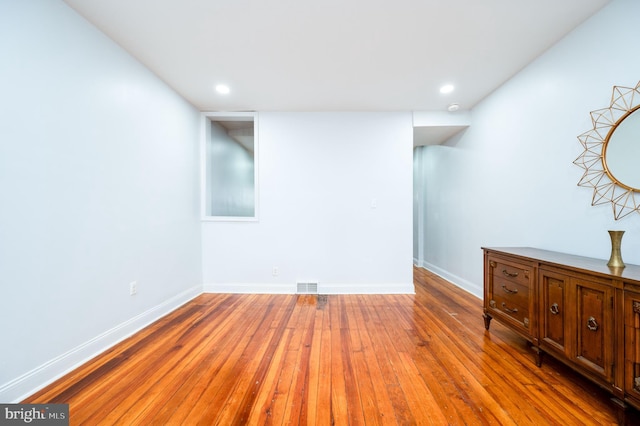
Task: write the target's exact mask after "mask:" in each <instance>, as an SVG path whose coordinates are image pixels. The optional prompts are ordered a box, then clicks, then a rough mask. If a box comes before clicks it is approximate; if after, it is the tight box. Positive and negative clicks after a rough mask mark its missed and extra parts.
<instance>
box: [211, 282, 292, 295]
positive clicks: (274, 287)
mask: <svg viewBox="0 0 640 426" xmlns="http://www.w3.org/2000/svg"><path fill="white" fill-rule="evenodd" d="M204 292H205V293H232V294H295V292H296V285H295V283H293V284H288V283H279V284H269V283H260V284H256V283H252V284H248V283H244V284H205V285H204Z"/></svg>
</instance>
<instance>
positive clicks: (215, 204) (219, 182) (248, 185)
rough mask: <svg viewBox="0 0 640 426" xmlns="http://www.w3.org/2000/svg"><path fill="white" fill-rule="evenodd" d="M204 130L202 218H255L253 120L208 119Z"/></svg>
mask: <svg viewBox="0 0 640 426" xmlns="http://www.w3.org/2000/svg"><path fill="white" fill-rule="evenodd" d="M205 126H207V129H206V132H205V133H206V137H205V146H206V149H205V156H206V173H205V179H204V180H205V182H204V184H205V192H206V194H205V197H203V202H204V207H205V212H204V214H205V216H208V217H214V218H215V217H217V218H228V219H233V218H255V217H256V203H255V200H256V167H255V164H256V156H255V151H256V143H255V142H256V141H255V130H254V127H255V122H254V119H253V117H214V118H212V117H208V118H207V120H206V122H205Z"/></svg>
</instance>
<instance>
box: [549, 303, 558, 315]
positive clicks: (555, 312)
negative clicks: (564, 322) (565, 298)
mask: <svg viewBox="0 0 640 426" xmlns="http://www.w3.org/2000/svg"><path fill="white" fill-rule="evenodd" d="M549 310H550V311H551V313H552V314H553V315H558V314H559V313H560V308H559V307H558V304H557V303H554V304H553V305H551V307H550V308H549Z"/></svg>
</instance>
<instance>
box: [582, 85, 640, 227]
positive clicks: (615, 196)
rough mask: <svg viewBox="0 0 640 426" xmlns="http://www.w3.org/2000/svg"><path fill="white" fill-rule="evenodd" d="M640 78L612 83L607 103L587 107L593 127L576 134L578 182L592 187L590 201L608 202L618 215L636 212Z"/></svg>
mask: <svg viewBox="0 0 640 426" xmlns="http://www.w3.org/2000/svg"><path fill="white" fill-rule="evenodd" d="M639 110H640V82H638V84H637V85H636V87H623V86H614V87H613V94H612V96H611V104H610V105H609V107H607V108H602V109H598V110H596V111H591V113H590V114H591V122H592V123H593V128H592V129H590V130H588V131H586V132H584V133H583V134H581V135H580V136H578V140H579V141H580V143H581V144H582V147H583V148H584V152H583V153H582V154H581V155H580V156H579V157H578V158H576V159H575V161H574V164H576V165H577V166H579V167H581V168H583V169H584V174H583V175H582V178H581V179H580V182H578V185H579V186H586V187H589V188H593V198H592V200H591V205H592V206H595V205H599V204H606V203H611V205H612V206H613V216H614V218H615V219H616V220H618V219H621V218H623V217H625V216H627V215H628V214H630V213H632V212H638V213H640V205H638V202H640V167H639V166H638V160H640V111H639Z"/></svg>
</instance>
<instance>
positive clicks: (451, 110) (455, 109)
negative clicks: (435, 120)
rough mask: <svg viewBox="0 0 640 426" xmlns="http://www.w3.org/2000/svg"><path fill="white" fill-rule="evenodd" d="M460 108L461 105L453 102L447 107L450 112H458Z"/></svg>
mask: <svg viewBox="0 0 640 426" xmlns="http://www.w3.org/2000/svg"><path fill="white" fill-rule="evenodd" d="M459 109H460V105H458V104H451V105H449V106H448V107H447V111H449V112H456V111H457V110H459Z"/></svg>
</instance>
